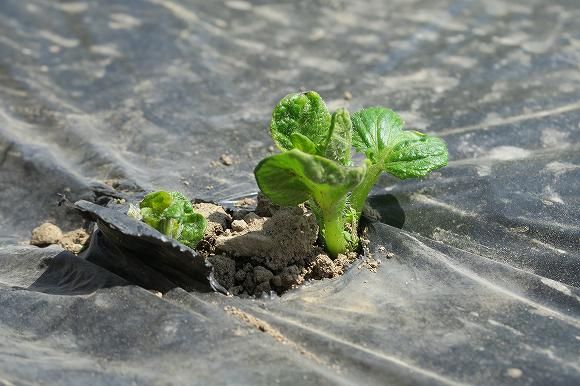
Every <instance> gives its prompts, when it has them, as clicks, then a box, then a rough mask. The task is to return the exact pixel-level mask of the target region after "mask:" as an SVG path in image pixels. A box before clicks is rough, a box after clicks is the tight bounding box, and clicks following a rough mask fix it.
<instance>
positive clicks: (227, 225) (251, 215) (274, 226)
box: [196, 203, 358, 295]
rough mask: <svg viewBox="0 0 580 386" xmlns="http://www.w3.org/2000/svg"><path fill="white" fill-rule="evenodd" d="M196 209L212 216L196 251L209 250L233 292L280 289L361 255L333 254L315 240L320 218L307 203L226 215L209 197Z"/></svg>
mask: <svg viewBox="0 0 580 386" xmlns="http://www.w3.org/2000/svg"><path fill="white" fill-rule="evenodd" d="M197 205H199V204H197ZM196 209H197V210H199V211H200V212H201V213H202V214H204V215H205V216H206V218H208V221H209V222H210V225H209V226H208V230H207V232H206V236H205V239H204V241H203V242H201V243H200V245H199V247H198V251H200V252H202V253H205V254H206V255H207V256H208V257H207V259H208V262H209V263H210V264H212V266H213V268H214V277H215V279H216V280H217V281H218V282H219V283H220V284H221V285H222V286H223V287H224V288H226V289H227V290H228V291H229V292H230V293H231V294H233V295H242V294H244V295H260V294H262V293H270V291H275V292H277V293H282V292H285V291H286V290H288V289H291V288H294V287H296V286H298V285H300V284H302V283H304V282H305V281H306V280H309V279H325V278H332V277H336V276H338V275H341V274H342V273H344V270H345V268H346V267H347V266H348V265H350V264H351V263H352V262H353V261H354V260H355V259H356V258H357V256H358V255H357V254H356V253H349V254H348V255H339V256H338V257H337V258H336V259H334V260H333V259H331V258H330V257H329V256H328V255H327V254H326V253H325V252H324V251H323V250H322V248H320V246H319V245H317V239H318V225H317V223H316V218H315V217H314V215H313V214H312V212H310V211H309V210H307V209H306V208H305V207H304V206H299V207H295V208H281V209H279V208H268V210H267V211H266V210H263V207H261V208H260V209H259V210H258V212H259V213H260V214H267V215H269V216H268V217H265V216H260V215H258V214H256V213H255V212H249V211H247V210H239V211H238V212H234V213H233V214H232V215H231V216H229V215H227V216H228V217H227V218H224V217H223V215H224V214H226V212H225V211H224V209H223V208H222V207H220V206H217V205H213V204H207V203H204V204H203V210H200V208H199V207H196ZM218 214H219V215H220V216H222V217H220V218H221V219H223V221H220V225H221V226H219V227H216V226H213V225H212V218H214V219H215V218H218ZM232 219H233V220H232Z"/></svg>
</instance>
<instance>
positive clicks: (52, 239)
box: [30, 222, 62, 247]
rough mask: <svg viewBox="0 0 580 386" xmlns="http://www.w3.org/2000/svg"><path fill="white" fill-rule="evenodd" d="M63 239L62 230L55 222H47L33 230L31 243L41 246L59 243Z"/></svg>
mask: <svg viewBox="0 0 580 386" xmlns="http://www.w3.org/2000/svg"><path fill="white" fill-rule="evenodd" d="M60 240H62V231H61V230H60V228H59V227H57V226H56V225H54V224H51V223H48V222H45V223H44V224H42V225H40V226H39V227H37V228H34V229H33V230H32V238H31V239H30V244H32V245H36V246H39V247H46V246H49V245H52V244H58V243H59V242H60Z"/></svg>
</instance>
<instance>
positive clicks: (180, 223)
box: [127, 191, 207, 248]
mask: <svg viewBox="0 0 580 386" xmlns="http://www.w3.org/2000/svg"><path fill="white" fill-rule="evenodd" d="M127 214H128V215H129V216H130V217H133V218H135V219H138V220H141V221H143V222H145V223H146V224H148V225H150V226H151V227H153V228H155V229H157V230H158V231H159V232H161V233H163V234H165V235H167V236H169V237H171V238H172V239H175V240H177V241H179V242H180V243H182V244H185V245H187V246H188V247H190V248H195V246H196V245H197V243H198V242H199V241H200V240H201V239H202V238H203V236H204V233H205V228H206V227H207V220H206V219H205V217H203V215H201V214H199V213H196V212H195V210H194V209H193V206H192V205H191V202H190V201H189V200H188V199H187V198H186V197H185V196H184V195H183V194H181V193H179V192H166V191H157V192H152V193H149V194H147V195H146V196H145V197H144V198H143V200H141V202H140V203H139V208H136V207H134V206H131V207H130V208H129V212H128V213H127Z"/></svg>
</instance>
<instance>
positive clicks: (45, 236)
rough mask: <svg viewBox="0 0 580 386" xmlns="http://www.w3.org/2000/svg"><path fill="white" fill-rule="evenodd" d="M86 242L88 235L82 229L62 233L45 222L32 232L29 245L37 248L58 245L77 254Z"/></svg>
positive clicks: (54, 226)
mask: <svg viewBox="0 0 580 386" xmlns="http://www.w3.org/2000/svg"><path fill="white" fill-rule="evenodd" d="M88 241H89V234H88V233H87V231H85V230H84V229H82V228H79V229H75V230H73V231H70V232H66V233H63V231H62V230H61V229H60V228H59V227H58V226H56V225H54V224H52V223H49V222H45V223H44V224H41V225H40V226H38V227H37V228H34V229H33V230H32V237H31V239H30V244H31V245H36V246H38V247H47V246H49V245H55V244H58V245H60V246H61V247H63V248H64V249H66V250H67V251H69V252H72V253H75V254H78V253H79V252H81V251H82V250H83V249H84V248H85V246H86V245H87V243H88Z"/></svg>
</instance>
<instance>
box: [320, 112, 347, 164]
mask: <svg viewBox="0 0 580 386" xmlns="http://www.w3.org/2000/svg"><path fill="white" fill-rule="evenodd" d="M325 147H326V148H325V150H324V155H325V156H326V158H328V159H331V160H334V161H336V162H338V163H340V164H342V165H349V164H350V148H351V147H352V123H351V120H350V115H349V113H348V111H347V110H346V109H342V108H341V109H338V110H337V111H336V112H334V114H332V119H331V123H330V130H329V132H328V137H327V140H326V146H325Z"/></svg>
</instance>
